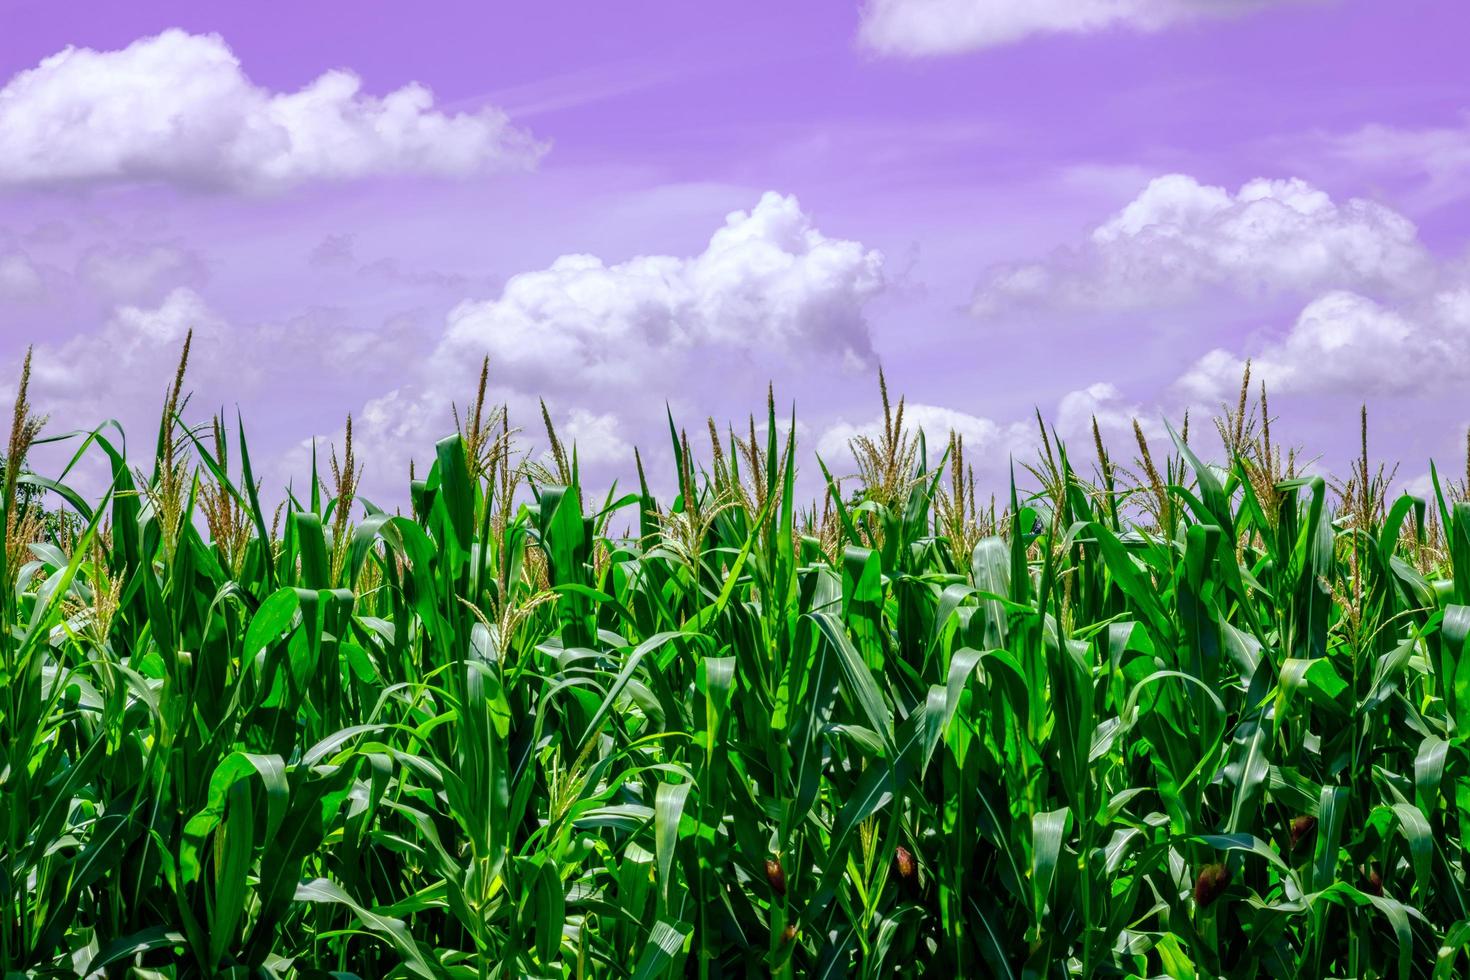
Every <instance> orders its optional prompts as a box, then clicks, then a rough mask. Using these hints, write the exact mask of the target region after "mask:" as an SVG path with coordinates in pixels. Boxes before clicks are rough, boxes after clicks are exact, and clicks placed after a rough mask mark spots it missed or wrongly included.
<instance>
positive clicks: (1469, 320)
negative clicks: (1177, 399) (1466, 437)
mask: <svg viewBox="0 0 1470 980" xmlns="http://www.w3.org/2000/svg"><path fill="white" fill-rule="evenodd" d="M1243 368H1244V360H1243V358H1242V356H1241V355H1240V354H1237V353H1234V352H1231V351H1227V350H1224V349H1218V348H1217V349H1215V350H1212V351H1210V352H1209V353H1208V354H1206V355H1205V356H1204V357H1202V358H1200V359H1199V360H1198V361H1197V362H1196V363H1195V364H1194V366H1193V367H1192V368H1191V369H1190V370H1189V371H1188V372H1187V373H1186V374H1185V375H1184V376H1183V377H1182V378H1181V379H1180V380H1179V382H1178V387H1179V389H1180V390H1181V391H1182V392H1183V393H1184V394H1186V395H1187V396H1189V397H1192V398H1196V399H1199V400H1201V401H1205V402H1211V401H1218V400H1219V399H1220V398H1222V397H1224V396H1226V395H1228V394H1230V393H1231V392H1232V391H1233V390H1235V389H1236V388H1237V387H1238V386H1239V384H1240V377H1241V372H1242V370H1243ZM1467 371H1470V288H1458V289H1445V290H1442V291H1440V292H1438V293H1435V294H1434V295H1432V296H1431V297H1430V298H1429V299H1428V300H1427V301H1424V302H1418V303H1411V304H1407V305H1405V306H1403V307H1390V306H1385V305H1383V304H1381V303H1379V302H1376V301H1375V300H1372V299H1369V298H1367V297H1365V296H1360V295H1358V294H1356V293H1351V292H1346V291H1336V292H1331V293H1328V294H1326V295H1324V296H1321V297H1319V298H1317V299H1315V300H1313V301H1312V302H1311V303H1310V304H1308V305H1307V307H1306V308H1305V309H1303V310H1302V312H1301V315H1300V316H1298V317H1297V319H1296V322H1295V323H1293V324H1292V326H1291V327H1290V329H1289V330H1287V331H1286V333H1285V335H1284V336H1282V337H1280V338H1279V339H1277V340H1275V341H1272V342H1270V343H1268V344H1266V345H1265V346H1264V347H1263V348H1262V349H1261V350H1260V351H1258V352H1257V353H1256V354H1255V356H1254V357H1253V358H1252V359H1251V377H1252V378H1256V379H1259V380H1261V381H1263V382H1264V383H1265V385H1266V387H1267V389H1268V390H1269V391H1274V392H1281V393H1297V392H1331V391H1342V390H1350V391H1353V392H1355V393H1363V394H1409V393H1414V392H1418V391H1423V390H1430V389H1433V388H1435V387H1438V386H1442V385H1444V384H1447V383H1451V382H1455V381H1457V380H1458V381H1463V379H1464V377H1465V375H1466V372H1467Z"/></svg>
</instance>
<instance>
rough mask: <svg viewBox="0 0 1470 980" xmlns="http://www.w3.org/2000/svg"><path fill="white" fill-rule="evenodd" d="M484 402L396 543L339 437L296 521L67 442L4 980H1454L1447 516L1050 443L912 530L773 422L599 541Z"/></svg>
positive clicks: (925, 484)
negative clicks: (1135, 471) (340, 450)
mask: <svg viewBox="0 0 1470 980" xmlns="http://www.w3.org/2000/svg"><path fill="white" fill-rule="evenodd" d="M181 374H182V371H181ZM175 389H176V390H175V392H174V393H173V395H172V396H171V400H170V404H171V405H175V404H177V403H178V400H177V397H176V396H177V383H176V386H175ZM482 409H483V405H479V404H477V405H476V407H475V412H474V415H473V421H472V424H467V425H466V426H465V428H464V431H462V432H461V433H460V434H459V435H457V436H452V437H450V438H449V439H446V440H444V441H443V442H441V443H439V445H438V446H437V447H436V449H435V452H434V456H433V459H434V462H433V464H432V466H431V468H430V469H429V471H428V472H427V474H425V475H424V476H423V477H422V479H419V480H416V481H415V482H414V484H413V486H412V488H411V499H412V501H413V508H412V513H411V514H410V515H407V516H394V515H389V514H386V513H383V512H381V511H379V510H377V509H376V508H374V507H372V505H370V504H367V503H366V502H364V501H361V500H360V499H359V500H357V502H356V508H357V510H358V512H357V513H355V514H351V515H350V516H348V515H347V511H348V510H349V509H351V508H352V507H353V506H354V503H353V501H354V493H355V476H354V475H353V471H354V464H353V462H352V456H351V451H350V448H349V449H348V453H347V455H346V457H345V458H346V461H347V462H346V466H345V474H346V475H345V476H344V475H343V472H341V471H339V472H338V474H337V477H336V483H337V486H336V488H335V489H333V488H329V487H324V486H322V485H321V484H320V483H319V481H318V480H317V479H316V476H315V474H313V475H312V479H311V483H310V492H309V493H308V494H306V495H304V499H295V498H293V499H292V501H291V502H290V503H289V505H288V506H287V508H286V509H285V512H284V514H283V515H281V516H282V517H283V519H282V520H280V521H279V522H277V521H276V520H274V519H273V517H272V515H269V514H267V513H265V512H263V511H262V509H261V505H260V502H259V494H258V493H257V489H256V486H255V485H254V482H253V479H252V478H251V476H250V473H251V471H250V460H249V454H248V451H247V446H246V441H245V439H244V436H243V433H237V434H236V437H235V439H234V444H233V446H232V447H231V451H232V452H234V453H235V455H236V456H237V458H238V461H239V465H240V475H239V476H232V475H231V468H230V467H229V466H228V465H227V463H228V459H227V455H228V454H227V452H226V451H225V449H224V448H222V447H224V446H225V445H226V443H227V441H228V440H227V439H226V438H225V436H224V432H223V425H222V424H216V426H215V432H214V435H215V440H214V446H213V447H206V446H205V445H204V444H203V443H202V442H200V441H198V440H194V439H192V438H190V439H187V440H184V442H185V448H188V449H190V451H191V452H192V459H193V460H194V462H193V463H192V464H190V465H189V467H188V469H187V470H186V471H184V472H186V477H185V478H181V477H180V473H181V470H180V466H181V465H184V464H182V463H181V462H180V461H181V459H183V453H182V452H181V451H179V450H177V449H176V448H173V447H174V440H175V438H176V435H169V436H168V438H167V439H163V438H161V439H160V445H165V444H166V445H167V446H168V447H170V448H168V449H167V451H166V452H163V453H161V456H160V459H159V460H158V461H157V462H156V465H155V466H154V468H153V472H152V473H151V474H149V473H144V472H139V473H136V474H135V472H134V471H133V470H132V469H130V467H129V465H128V462H127V461H126V460H125V459H124V458H123V457H122V455H121V453H120V451H119V450H118V448H117V447H118V445H119V442H118V441H117V440H116V439H115V434H114V433H111V432H109V431H107V430H99V431H98V432H97V433H94V434H93V435H91V436H90V437H89V438H88V439H87V440H86V445H85V446H83V447H82V450H81V452H83V453H86V454H90V455H95V456H97V457H99V458H100V459H101V460H102V461H103V462H104V463H105V464H106V465H107V466H108V467H109V468H110V470H111V473H112V488H111V490H110V491H109V492H108V494H107V495H106V496H105V498H104V499H102V500H100V501H92V502H84V501H82V500H81V499H80V497H78V496H77V495H75V494H71V495H70V496H68V497H67V498H66V499H68V500H73V501H74V504H75V507H74V509H76V512H77V513H78V514H79V515H80V520H81V525H82V527H81V530H80V531H79V532H78V533H77V534H76V535H75V536H74V537H73V538H72V539H70V540H69V542H68V545H67V548H66V550H63V549H62V548H60V547H57V546H54V545H36V546H33V547H32V548H31V549H30V552H31V554H30V557H29V558H28V559H27V560H26V561H25V563H24V565H23V566H22V567H15V566H14V564H13V563H12V565H11V566H9V571H8V576H9V578H8V580H7V584H6V588H5V590H4V592H3V600H0V601H3V608H0V614H3V616H4V621H5V626H6V629H5V630H4V631H3V633H0V654H3V658H0V794H3V799H0V802H3V805H0V888H3V889H4V892H3V894H0V962H3V965H4V967H5V969H6V970H7V971H22V972H24V971H30V972H35V973H42V974H47V975H58V976H59V975H76V974H81V975H103V974H106V975H119V976H121V975H136V976H198V975H206V976H207V975H220V974H224V975H233V976H241V977H243V976H281V977H285V976H322V975H325V974H326V973H334V974H335V975H357V976H362V977H392V976H422V977H440V976H455V977H490V976H496V977H521V976H528V977H604V976H606V977H625V976H631V977H637V978H644V977H649V978H651V977H668V976H698V977H723V976H777V977H794V976H796V975H798V974H799V975H814V976H859V977H879V976H908V977H924V976H1002V977H1017V978H1019V977H1041V976H1063V975H1066V976H1078V977H1091V976H1138V977H1145V976H1147V977H1153V976H1168V977H1174V978H1182V977H1209V976H1232V977H1234V976H1239V977H1253V976H1258V975H1270V976H1277V977H1323V976H1354V977H1372V976H1386V977H1409V976H1416V977H1429V976H1434V977H1449V976H1454V975H1462V972H1461V971H1462V970H1463V969H1465V967H1464V964H1465V962H1466V959H1465V958H1464V957H1465V954H1466V952H1467V951H1466V948H1465V947H1466V945H1467V943H1470V924H1467V923H1470V909H1467V905H1466V893H1465V888H1466V869H1467V852H1466V850H1465V849H1464V845H1463V842H1464V841H1465V840H1466V839H1467V837H1466V831H1467V829H1470V828H1467V824H1470V780H1467V778H1466V776H1467V767H1470V753H1467V744H1466V737H1467V733H1470V650H1467V641H1470V592H1467V585H1466V583H1467V582H1470V543H1467V542H1470V505H1467V504H1465V503H1463V502H1458V503H1457V502H1456V500H1457V496H1456V494H1454V493H1450V494H1449V495H1448V497H1447V498H1443V497H1442V498H1441V499H1439V500H1436V501H1435V506H1434V507H1433V508H1432V509H1430V510H1429V512H1430V513H1433V514H1435V515H1437V518H1436V521H1435V522H1429V521H1428V519H1427V518H1426V511H1427V508H1426V507H1425V504H1424V502H1423V501H1418V500H1414V499H1412V498H1407V497H1406V498H1402V499H1401V500H1399V501H1397V502H1395V503H1393V504H1392V505H1391V506H1389V507H1383V506H1380V505H1375V504H1374V502H1373V500H1372V499H1370V497H1369V495H1366V494H1363V493H1361V492H1360V493H1359V494H1358V495H1357V496H1353V495H1352V494H1351V493H1348V494H1347V495H1346V496H1345V497H1344V499H1345V500H1346V501H1347V504H1351V506H1348V505H1347V504H1345V505H1344V506H1342V507H1338V506H1336V505H1335V503H1334V500H1333V497H1332V494H1331V492H1330V491H1329V489H1328V487H1327V486H1326V485H1325V484H1324V483H1323V482H1322V481H1321V480H1317V479H1297V478H1294V477H1290V476H1288V475H1283V474H1281V473H1279V472H1276V469H1277V467H1276V466H1275V464H1274V463H1273V462H1271V455H1270V452H1269V449H1268V450H1267V454H1266V456H1265V457H1264V458H1263V457H1261V456H1259V454H1256V453H1255V452H1254V450H1252V449H1250V448H1249V447H1245V446H1243V445H1237V446H1235V447H1234V449H1233V451H1232V452H1231V458H1229V459H1227V460H1225V462H1224V464H1223V465H1220V466H1214V467H1212V466H1206V465H1205V464H1204V463H1202V462H1201V461H1200V460H1199V459H1198V458H1197V457H1196V455H1195V453H1194V452H1192V451H1191V450H1190V449H1189V448H1188V446H1187V445H1186V444H1185V442H1184V441H1183V439H1182V438H1181V439H1179V440H1178V441H1177V443H1176V449H1175V452H1174V454H1172V455H1171V456H1170V458H1169V459H1168V460H1167V461H1166V466H1165V470H1164V472H1165V473H1166V474H1167V476H1159V475H1158V471H1157V469H1156V468H1155V466H1154V463H1153V462H1152V461H1151V460H1149V461H1148V462H1147V470H1148V471H1149V472H1150V474H1151V477H1150V479H1149V480H1148V481H1146V482H1145V483H1144V484H1143V485H1142V486H1141V487H1127V486H1125V485H1124V484H1125V482H1126V481H1124V480H1122V478H1121V477H1120V476H1119V475H1118V473H1117V472H1116V471H1115V470H1114V469H1112V468H1111V466H1110V464H1109V462H1108V460H1107V459H1106V458H1105V457H1104V459H1103V461H1102V466H1101V469H1102V478H1101V480H1100V482H1099V484H1098V485H1097V486H1094V485H1092V484H1091V483H1089V482H1086V481H1084V480H1083V479H1082V478H1080V477H1079V476H1078V475H1077V474H1076V473H1075V472H1073V471H1072V469H1071V467H1070V464H1069V462H1068V460H1067V456H1066V452H1065V449H1064V448H1063V447H1061V446H1059V445H1057V446H1053V445H1052V444H1051V443H1048V446H1047V455H1048V457H1049V463H1048V464H1047V465H1048V468H1047V470H1046V472H1047V474H1049V475H1048V477H1047V479H1046V481H1045V482H1046V487H1045V489H1044V490H1043V491H1041V492H1040V493H1038V494H1035V495H1030V496H1028V495H1025V494H1022V493H1020V492H1018V491H1017V490H1015V489H1014V488H1013V489H1012V491H1011V500H1012V505H1011V508H1010V509H1009V511H1007V512H1006V513H1005V514H1004V515H1002V516H1000V517H996V515H995V514H994V509H993V508H992V509H991V513H990V517H989V519H988V520H984V521H981V520H977V519H975V512H974V508H973V504H971V505H970V511H969V512H965V510H964V502H963V499H962V498H963V496H964V494H963V493H961V492H960V491H961V489H962V486H963V477H957V478H956V479H958V480H959V481H960V483H958V484H956V485H955V486H954V487H953V488H952V489H951V490H950V491H949V493H950V496H949V497H948V498H946V499H947V501H948V503H946V504H945V506H946V507H948V508H950V511H948V512H947V513H949V514H950V517H951V518H954V514H955V513H958V514H959V517H958V518H954V519H946V520H940V516H939V514H938V512H937V507H936V503H935V501H936V499H937V497H938V496H940V491H939V490H938V484H939V482H940V479H941V471H942V468H941V471H929V470H926V468H925V463H924V451H923V443H922V440H920V441H919V443H918V451H916V452H913V453H908V452H907V450H906V449H904V448H903V447H904V446H905V445H906V444H905V443H904V442H903V441H902V439H901V438H900V437H899V436H898V435H897V434H896V433H888V434H887V435H886V436H885V439H886V445H887V448H885V445H880V444H878V443H873V444H871V446H870V448H871V449H872V451H873V453H874V454H875V455H874V457H873V467H872V469H873V472H875V473H878V472H882V473H883V479H884V484H883V486H882V487H881V491H882V492H881V494H879V493H867V492H854V491H853V490H852V488H851V486H849V487H848V488H846V492H845V493H844V492H843V491H841V490H838V489H837V488H836V487H835V486H834V487H833V488H832V494H831V497H830V498H829V500H828V501H827V503H826V504H825V505H824V508H823V509H824V511H825V513H826V515H827V516H826V518H825V519H823V520H818V519H816V517H815V516H814V515H815V513H816V511H815V509H814V510H813V512H812V514H810V515H807V516H803V515H802V514H801V513H800V512H799V510H798V508H797V507H796V506H795V501H794V500H793V496H794V486H795V483H794V468H795V467H794V461H795V460H796V458H797V448H796V445H795V440H794V437H793V436H791V435H790V434H789V432H790V430H789V428H788V429H787V431H788V435H786V436H785V437H782V436H780V435H779V434H778V422H777V418H776V416H775V413H774V411H773V410H772V411H771V412H769V414H768V418H767V430H766V433H765V434H764V436H763V437H758V436H757V433H756V430H755V426H754V425H752V426H751V434H750V438H749V442H748V443H746V442H741V441H739V440H733V438H732V442H731V445H730V446H729V447H725V450H728V452H727V451H724V450H722V451H720V452H718V453H716V455H715V461H714V462H713V463H711V464H710V466H709V467H706V468H700V466H699V463H698V462H697V461H696V460H695V459H694V458H693V457H692V454H691V452H690V449H689V444H688V440H687V439H684V438H682V437H681V436H677V435H676V437H675V443H674V445H675V457H676V459H677V460H678V463H677V465H678V472H676V473H674V474H672V476H673V479H672V480H671V484H673V485H677V486H678V487H679V492H678V494H677V496H676V497H675V499H674V500H672V501H670V502H668V503H667V504H660V503H659V502H658V501H657V500H655V499H654V496H653V494H652V493H651V492H650V491H649V489H648V487H647V485H646V483H645V484H644V485H643V486H642V487H641V492H640V493H638V494H632V495H628V496H625V497H616V496H613V495H609V497H608V498H607V499H606V500H605V501H603V502H601V503H600V504H596V503H589V501H588V500H587V498H586V495H585V492H584V488H582V487H579V486H577V485H575V479H576V471H577V468H576V461H575V450H573V451H572V453H571V456H570V460H569V461H568V459H567V458H566V456H565V454H564V453H562V452H561V451H560V449H559V446H558V453H557V456H558V459H557V470H558V473H559V474H563V475H568V476H570V477H571V479H572V481H573V483H572V485H570V486H567V485H559V484H557V483H555V482H554V480H553V479H552V478H551V476H550V474H548V473H546V472H544V471H541V470H539V469H538V468H536V467H532V466H529V465H527V464H524V463H517V462H516V460H515V458H514V456H513V453H512V447H511V444H510V441H509V438H508V434H509V432H510V429H509V426H508V424H506V423H505V422H504V419H503V416H494V417H492V418H485V417H484V416H483V412H482ZM175 425H176V421H175V419H174V418H172V417H170V418H167V419H166V420H165V425H164V428H165V429H166V430H169V432H174V431H175V429H174V427H175ZM901 426H902V407H901V406H900V408H899V413H898V422H897V424H896V426H895V425H894V424H893V423H892V422H890V428H895V429H897V428H901ZM1237 428H1238V427H1237ZM184 435H187V433H185V432H184V430H182V429H178V430H177V438H179V439H181V440H182V439H183V437H184ZM502 435H504V436H505V438H502ZM762 442H764V445H761V443H762ZM1100 445H1101V443H1100V442H1099V446H1100ZM1268 445H1269V442H1268ZM1146 448H1147V447H1146V446H1145V449H1146ZM895 461H898V462H901V463H903V465H904V466H905V467H907V469H906V470H905V471H904V472H897V473H895V472H888V471H884V467H885V466H888V465H889V464H892V463H894V462H895ZM880 464H881V465H880ZM959 469H960V468H959V467H956V468H955V470H956V472H958V471H959ZM1364 475H1365V476H1367V471H1366V467H1365V470H1364ZM524 480H529V483H528V484H526V483H523V481H524ZM1165 481H1167V482H1165ZM57 487H58V488H59V489H58V492H62V491H65V488H64V487H62V486H61V485H60V484H58V485H57ZM518 488H519V489H518ZM66 492H67V493H69V491H66ZM1160 493H1162V494H1163V497H1162V498H1161V497H1159V496H1158V495H1159V494H1160ZM970 494H971V496H973V490H971V491H970ZM201 501H205V502H207V506H208V512H207V513H204V512H201V511H199V510H198V508H199V507H200V506H203V505H201V503H200V502H201ZM1144 504H1147V505H1148V507H1149V510H1148V513H1153V514H1154V515H1155V516H1154V519H1153V520H1145V518H1144V510H1143V509H1142V506H1143V505H1144ZM7 506H8V507H15V506H18V504H17V503H16V502H15V501H14V500H11V501H10V502H8V504H7ZM956 506H958V507H959V508H960V510H959V511H958V512H955V511H953V508H954V507H956ZM967 513H968V516H966V515H967ZM1130 515H1132V516H1131V517H1130ZM196 517H197V518H198V519H197V520H196ZM615 518H616V522H617V523H618V524H619V525H623V524H626V525H627V526H631V527H637V528H639V529H640V532H639V536H638V537H637V538H634V539H621V538H618V537H616V536H614V535H613V534H612V533H611V532H610V528H611V527H612V526H613V521H614V519H615ZM354 521H355V523H354ZM1431 523H1434V524H1435V526H1436V527H1442V528H1444V529H1446V530H1445V532H1444V533H1443V534H1440V533H1439V532H1437V531H1435V530H1434V529H1433V528H1432V527H1430V524H1431ZM982 525H984V534H983V535H980V536H978V540H976V541H974V543H973V544H972V545H971V546H969V547H967V548H966V549H958V548H956V547H955V542H953V541H951V540H949V539H947V538H946V537H945V536H944V534H945V531H946V528H957V527H958V528H969V529H971V530H970V531H966V532H965V533H967V534H968V533H971V531H973V530H974V529H975V528H979V527H982ZM202 527H208V528H209V532H210V533H208V534H206V533H205V532H204V531H203V530H202ZM272 527H275V528H276V530H274V531H272V530H268V529H269V528H272ZM1441 538H1443V541H1444V543H1443V554H1444V557H1443V560H1441V559H1440V558H1438V557H1437V556H1438V554H1439V552H1437V551H1436V546H1437V544H1438V542H1439V541H1440V539H1441ZM129 971H131V973H129Z"/></svg>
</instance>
